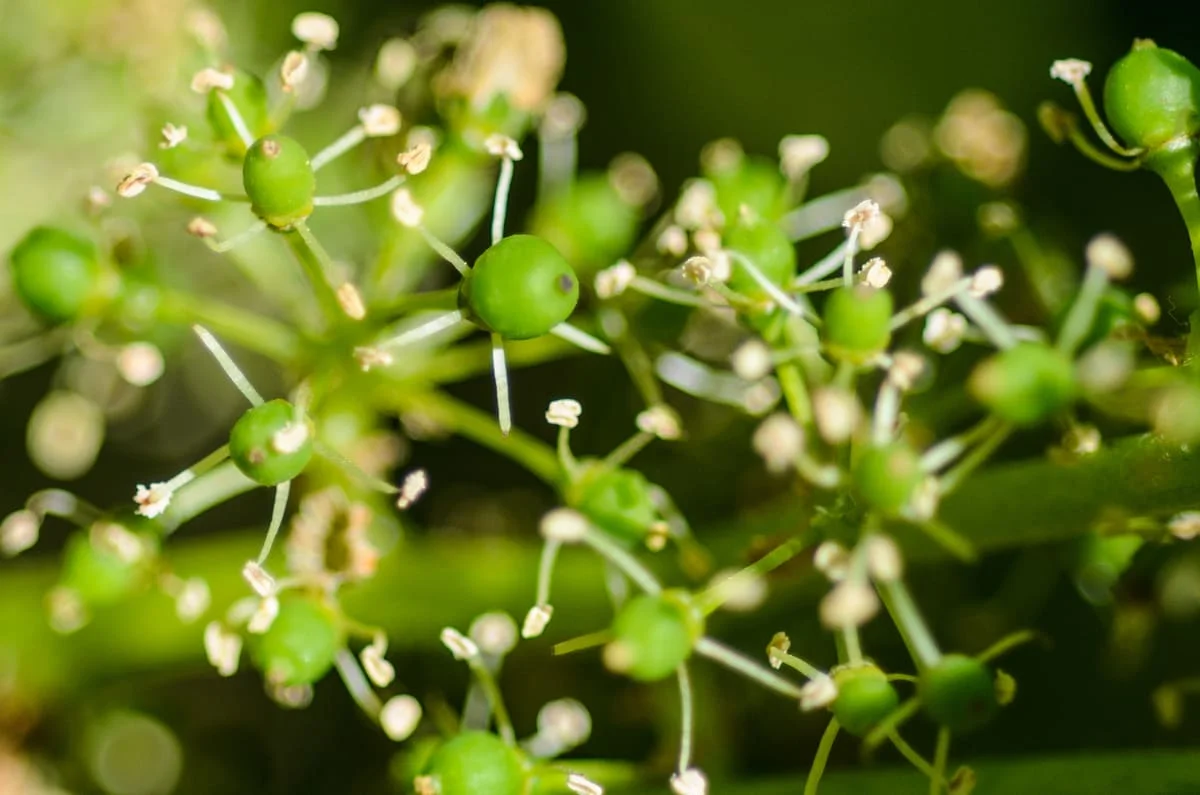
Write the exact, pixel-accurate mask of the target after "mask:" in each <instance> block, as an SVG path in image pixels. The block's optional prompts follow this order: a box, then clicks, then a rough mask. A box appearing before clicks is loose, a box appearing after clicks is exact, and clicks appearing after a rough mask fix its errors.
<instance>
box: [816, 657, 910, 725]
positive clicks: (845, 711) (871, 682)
mask: <svg viewBox="0 0 1200 795" xmlns="http://www.w3.org/2000/svg"><path fill="white" fill-rule="evenodd" d="M833 681H834V683H835V684H836V685H837V687H838V695H837V698H836V699H834V702H833V705H832V706H831V707H830V708H831V709H832V710H833V716H834V717H835V718H837V720H838V723H840V724H841V725H842V728H843V729H845V730H846V731H848V732H849V733H850V734H853V735H854V736H855V737H862V736H863V735H865V734H866V733H867V732H869V731H870V730H871V729H873V728H875V726H876V725H877V724H878V723H879V722H880V721H881V720H883V719H884V718H886V717H887V716H888V715H890V714H891V713H892V712H893V711H894V710H895V709H896V707H898V706H900V696H899V694H898V693H896V688H894V687H892V683H891V682H889V681H888V679H887V676H886V675H885V674H884V673H883V671H881V670H879V668H878V667H877V666H875V665H871V664H870V663H867V664H865V665H856V666H853V667H843V668H838V669H837V670H835V671H834V672H833Z"/></svg>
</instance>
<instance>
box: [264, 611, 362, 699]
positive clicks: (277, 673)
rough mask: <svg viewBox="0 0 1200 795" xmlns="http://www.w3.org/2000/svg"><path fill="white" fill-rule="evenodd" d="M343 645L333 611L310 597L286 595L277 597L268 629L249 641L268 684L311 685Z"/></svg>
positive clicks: (331, 663)
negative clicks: (277, 608)
mask: <svg viewBox="0 0 1200 795" xmlns="http://www.w3.org/2000/svg"><path fill="white" fill-rule="evenodd" d="M251 637H252V638H254V636H251ZM344 645H345V638H344V637H343V633H342V627H341V623H340V622H339V620H338V617H337V615H336V614H335V613H334V612H333V610H331V609H330V608H329V607H328V606H327V605H325V604H324V603H322V602H320V601H318V600H317V599H315V598H313V597H310V596H307V595H304V594H300V593H295V592H287V593H284V594H283V595H281V596H280V597H279V613H278V614H277V615H276V616H275V620H274V621H272V622H271V626H270V628H268V629H267V631H266V632H264V633H263V634H262V635H259V636H257V638H255V639H254V640H253V641H252V652H253V654H254V659H255V662H256V663H257V664H258V667H259V668H261V669H262V671H263V673H264V674H265V675H266V677H267V678H268V679H269V680H270V681H271V682H273V683H275V684H280V685H284V686H292V685H311V684H313V683H314V682H316V681H317V680H318V679H320V678H321V677H322V676H324V675H325V673H326V672H327V671H328V670H329V669H330V668H331V667H332V666H333V660H334V657H335V656H337V653H338V650H339V649H341V648H342V647H343V646H344Z"/></svg>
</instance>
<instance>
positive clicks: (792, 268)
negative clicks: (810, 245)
mask: <svg viewBox="0 0 1200 795" xmlns="http://www.w3.org/2000/svg"><path fill="white" fill-rule="evenodd" d="M721 242H722V245H723V246H724V247H725V248H727V249H730V250H732V251H736V252H737V253H739V254H742V255H744V256H745V257H746V258H747V259H749V260H750V262H751V263H753V264H754V266H755V267H756V268H758V270H759V271H760V272H761V273H762V274H763V275H764V276H766V277H767V279H768V280H769V281H770V282H771V283H772V284H775V285H777V286H779V287H787V286H788V285H789V284H791V282H792V279H794V278H795V277H796V249H795V247H794V246H792V241H790V240H788V237H787V235H785V234H784V233H783V230H782V229H780V228H779V226H778V225H776V224H775V223H773V222H771V221H765V220H762V219H758V218H756V219H740V220H738V222H737V223H735V224H733V225H732V226H727V227H726V230H725V234H724V235H723V236H722V240H721ZM729 286H730V287H732V288H733V289H734V290H736V291H738V292H739V293H741V294H742V295H748V296H750V297H752V298H758V299H766V298H768V294H767V291H766V290H764V289H763V288H762V285H760V284H759V283H758V282H757V281H756V280H755V279H754V277H753V276H751V275H750V273H749V272H748V271H747V270H746V268H745V267H744V266H743V265H741V264H740V263H739V262H738V261H737V260H736V259H734V261H733V268H732V272H731V273H730V275H729Z"/></svg>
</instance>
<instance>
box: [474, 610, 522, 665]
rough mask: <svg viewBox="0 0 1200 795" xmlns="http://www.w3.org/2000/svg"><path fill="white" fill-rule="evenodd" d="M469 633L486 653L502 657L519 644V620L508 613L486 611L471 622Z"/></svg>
mask: <svg viewBox="0 0 1200 795" xmlns="http://www.w3.org/2000/svg"><path fill="white" fill-rule="evenodd" d="M467 634H468V635H469V636H470V638H471V640H473V641H475V645H476V646H478V647H479V648H480V650H481V651H482V652H483V653H484V654H489V655H491V656H493V657H502V656H504V655H505V654H508V653H509V652H510V651H512V650H513V648H514V647H516V645H517V622H515V621H513V618H512V616H510V615H509V614H508V613H505V612H501V611H496V612H493V613H484V614H483V615H481V616H479V617H478V618H476V619H475V620H474V621H472V622H471V626H470V627H469V628H468V629H467Z"/></svg>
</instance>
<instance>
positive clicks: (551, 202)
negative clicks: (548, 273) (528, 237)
mask: <svg viewBox="0 0 1200 795" xmlns="http://www.w3.org/2000/svg"><path fill="white" fill-rule="evenodd" d="M639 218H640V213H639V211H638V209H637V208H636V207H633V206H631V205H629V204H627V203H626V202H625V201H624V200H623V199H622V198H621V196H620V194H619V193H617V191H616V189H615V188H613V186H612V183H611V182H610V181H609V178H608V175H607V174H586V175H584V176H582V177H580V178H579V179H578V180H577V181H576V182H575V183H573V184H572V185H571V186H570V187H568V188H566V189H565V190H562V191H560V192H558V193H555V194H553V195H551V196H550V197H549V198H548V199H546V200H545V201H543V202H540V203H539V204H538V206H537V207H536V208H535V209H534V213H533V219H532V221H531V223H530V229H531V230H532V231H533V233H534V234H535V235H537V236H538V237H540V238H542V239H543V240H546V241H547V242H549V243H550V244H551V245H552V246H554V247H555V248H556V249H558V250H559V251H560V252H562V254H563V256H564V257H566V259H567V262H569V263H571V265H572V266H573V267H574V268H575V269H576V270H577V271H579V272H581V273H585V274H587V273H593V272H595V271H596V270H598V269H600V268H604V267H608V266H609V265H611V264H612V263H613V262H614V261H615V260H616V259H617V258H618V257H620V256H621V255H622V254H624V253H625V252H626V251H628V250H629V249H630V248H631V247H632V245H633V242H634V236H635V235H636V234H637V228H638V221H639Z"/></svg>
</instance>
